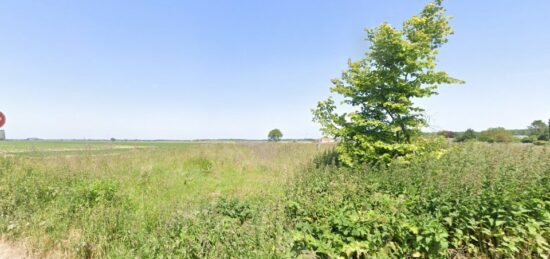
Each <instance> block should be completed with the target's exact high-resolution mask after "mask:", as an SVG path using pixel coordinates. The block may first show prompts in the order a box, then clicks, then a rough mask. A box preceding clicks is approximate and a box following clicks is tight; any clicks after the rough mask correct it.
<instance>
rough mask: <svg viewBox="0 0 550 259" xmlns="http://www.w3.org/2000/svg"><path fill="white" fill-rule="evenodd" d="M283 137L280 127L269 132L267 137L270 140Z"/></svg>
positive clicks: (277, 139)
mask: <svg viewBox="0 0 550 259" xmlns="http://www.w3.org/2000/svg"><path fill="white" fill-rule="evenodd" d="M281 138H283V133H282V132H281V131H280V130H279V129H272V130H271V131H269V133H268V134H267V139H268V140H269V141H279V140H281Z"/></svg>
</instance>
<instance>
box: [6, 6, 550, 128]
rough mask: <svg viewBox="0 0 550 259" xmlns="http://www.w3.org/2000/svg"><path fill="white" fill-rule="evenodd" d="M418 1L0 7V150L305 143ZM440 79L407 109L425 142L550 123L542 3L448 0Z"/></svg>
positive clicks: (549, 52) (547, 25) (549, 37)
mask: <svg viewBox="0 0 550 259" xmlns="http://www.w3.org/2000/svg"><path fill="white" fill-rule="evenodd" d="M426 3H427V1H405V0H401V1H396V0H391V1H373V0H372V1H366V0H363V1H352V0H340V1H334V0H330V1H329V0H304V1H291V0H278V1H252V0H238V1H222V0H219V1H212V0H207V1H169V0H165V1H136V0H133V1H130V0H127V1H124V0H119V1H107V0H102V1H73V0H55V1H54V0H45V1H26V0H4V1H1V2H0V39H1V40H0V111H3V112H4V113H5V114H6V115H7V117H8V120H7V124H6V126H5V130H6V134H7V137H8V138H27V137H40V138H110V137H115V138H143V139H195V138H265V136H266V135H267V132H268V131H269V130H270V129H272V128H280V129H281V130H282V131H283V133H284V134H285V137H289V138H303V137H318V136H320V135H321V134H320V133H319V131H318V126H317V125H316V124H315V123H313V122H311V118H312V116H311V112H310V109H311V108H313V107H315V105H316V102H317V101H319V100H321V99H324V98H326V97H327V96H328V95H329V87H330V86H331V83H330V79H331V78H335V77H338V76H339V75H340V73H341V72H342V71H343V70H344V69H345V68H346V62H347V60H348V58H351V59H358V58H360V57H361V56H362V55H363V53H364V51H365V50H366V49H367V47H368V44H367V42H366V41H364V38H365V36H366V35H365V33H364V31H363V29H364V28H370V27H375V26H377V25H379V24H380V23H381V22H383V21H387V22H390V23H391V24H393V25H396V26H399V25H400V24H401V23H402V21H403V20H404V19H406V18H408V17H410V16H412V15H414V14H416V13H418V12H419V11H420V10H421V8H422V7H423V6H424V5H425V4H426ZM445 5H446V7H447V9H448V13H449V14H450V15H452V16H454V19H453V20H452V25H453V27H454V29H455V35H453V36H452V37H451V38H450V41H449V43H448V44H447V45H445V46H444V47H443V49H442V50H441V55H440V57H439V64H440V68H441V69H443V70H446V71H447V72H449V73H450V74H451V75H453V76H455V77H458V78H460V79H463V80H465V81H466V84H465V85H459V86H444V87H442V88H441V90H440V94H439V95H437V96H434V97H432V98H430V99H429V100H422V101H420V102H419V104H421V105H422V106H424V107H425V108H426V109H427V114H428V116H429V118H430V123H431V127H430V129H431V130H440V129H449V130H464V129H466V128H474V129H476V130H482V129H485V128H488V127H496V126H504V127H507V128H524V127H525V126H527V125H528V124H529V123H530V122H531V121H533V120H535V119H545V120H547V119H548V118H549V117H550V80H549V79H548V77H549V75H550V19H549V14H550V1H543V0H539V1H535V0H533V1H496V0H494V1H473V0H467V1H466V0H461V1H458V0H449V1H447V2H446V4H445Z"/></svg>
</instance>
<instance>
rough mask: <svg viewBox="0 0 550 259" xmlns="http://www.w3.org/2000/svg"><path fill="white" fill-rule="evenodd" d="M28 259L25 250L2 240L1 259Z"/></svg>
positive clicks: (0, 246) (0, 242) (0, 247)
mask: <svg viewBox="0 0 550 259" xmlns="http://www.w3.org/2000/svg"><path fill="white" fill-rule="evenodd" d="M22 258H25V259H28V258H30V257H28V256H26V254H25V251H23V249H20V248H17V247H14V246H13V245H11V244H9V243H7V242H5V241H2V240H0V259H22Z"/></svg>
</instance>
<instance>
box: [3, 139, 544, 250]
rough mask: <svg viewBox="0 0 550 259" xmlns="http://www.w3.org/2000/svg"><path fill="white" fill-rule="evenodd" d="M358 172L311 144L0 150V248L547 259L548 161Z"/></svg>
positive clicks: (460, 160) (482, 155) (519, 149)
mask: <svg viewBox="0 0 550 259" xmlns="http://www.w3.org/2000/svg"><path fill="white" fill-rule="evenodd" d="M442 145H444V148H443V149H442V150H443V151H441V152H439V153H438V154H437V156H421V157H418V158H416V159H414V160H413V161H411V162H403V163H397V162H396V163H393V164H391V165H389V166H381V165H370V166H364V167H362V168H360V169H351V168H347V167H344V166H339V165H338V162H337V160H336V159H335V156H334V155H333V152H332V151H331V150H332V147H333V146H332V145H318V144H314V143H185V142H119V141H116V142H69V141H63V142H54V141H51V142H48V141H33V142H30V141H24V142H17V141H7V142H0V152H1V155H0V235H1V238H2V240H6V241H7V242H9V243H10V244H14V245H16V246H18V247H22V248H24V250H25V251H26V252H27V253H28V255H30V256H33V257H42V258H128V257H138V258H220V257H221V258H292V257H298V256H302V257H307V258H313V257H320V258H331V257H338V256H343V257H352V258H362V257H367V255H371V256H372V255H376V256H377V257H432V258H433V257H451V258H453V257H455V258H461V257H517V256H523V257H545V256H548V254H549V251H550V246H549V245H548V242H549V240H550V192H549V191H548V190H550V150H549V149H548V147H547V146H534V145H523V144H483V143H465V144H442Z"/></svg>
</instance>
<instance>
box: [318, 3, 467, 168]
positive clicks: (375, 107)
mask: <svg viewBox="0 0 550 259" xmlns="http://www.w3.org/2000/svg"><path fill="white" fill-rule="evenodd" d="M448 22H449V17H447V16H445V9H444V8H443V6H442V5H441V1H435V2H434V3H430V4H428V5H427V6H426V7H425V8H424V9H423V10H422V12H421V13H420V14H419V15H416V16H413V17H412V18H410V19H408V20H406V21H405V22H404V23H403V27H402V29H397V28H394V27H392V26H391V25H389V24H387V23H383V24H382V25H380V26H379V27H377V28H375V29H371V30H367V39H368V41H369V42H370V43H371V46H370V48H369V51H368V52H367V53H366V57H365V58H364V59H361V60H359V61H356V62H351V61H350V62H349V68H348V70H347V71H345V72H344V73H343V74H342V78H341V79H334V80H333V81H332V82H333V84H334V86H333V87H332V88H331V91H332V92H334V93H336V94H338V95H340V96H341V97H342V98H343V102H342V105H345V106H347V107H349V108H346V110H352V111H351V112H347V113H342V114H338V113H337V106H336V104H335V101H334V100H333V99H332V98H329V99H328V100H326V101H321V102H319V103H318V105H317V108H316V109H315V110H314V111H313V114H314V121H317V122H319V123H320V124H321V129H322V131H323V132H324V133H325V134H327V135H330V136H335V137H338V138H340V139H341V141H340V142H339V143H338V145H337V150H338V152H339V153H340V158H341V160H342V161H343V162H344V163H346V164H347V165H354V164H361V163H363V162H372V161H377V160H382V161H389V160H390V159H392V158H394V157H406V156H408V155H410V154H413V153H415V152H417V149H418V146H417V145H416V144H415V141H416V138H417V137H418V136H419V135H420V129H421V128H422V127H423V126H425V125H426V121H425V119H424V118H423V116H422V112H423V111H424V110H423V109H422V108H420V107H418V106H416V105H414V103H413V99H416V98H425V97H429V96H431V95H433V94H436V93H437V91H436V90H437V88H438V86H439V85H441V84H452V83H462V81H460V80H457V79H454V78H452V77H450V76H449V75H447V73H445V72H443V71H437V70H436V57H437V54H438V49H439V48H440V47H441V46H442V45H443V44H444V43H446V42H447V37H448V36H449V35H450V34H452V29H451V27H450V26H449V23H448Z"/></svg>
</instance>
